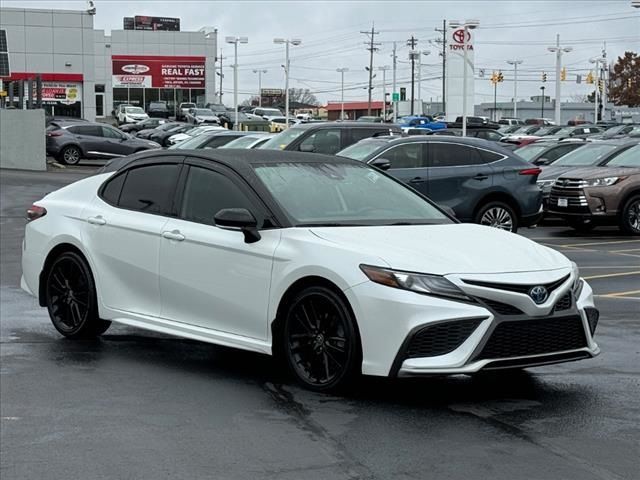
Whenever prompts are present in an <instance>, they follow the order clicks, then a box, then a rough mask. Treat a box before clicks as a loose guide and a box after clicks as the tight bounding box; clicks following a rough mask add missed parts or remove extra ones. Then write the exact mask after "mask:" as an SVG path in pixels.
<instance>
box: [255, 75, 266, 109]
mask: <svg viewBox="0 0 640 480" xmlns="http://www.w3.org/2000/svg"><path fill="white" fill-rule="evenodd" d="M253 73H257V74H258V106H259V107H261V106H262V74H263V73H267V71H266V70H254V71H253Z"/></svg>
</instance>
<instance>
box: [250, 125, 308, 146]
mask: <svg viewBox="0 0 640 480" xmlns="http://www.w3.org/2000/svg"><path fill="white" fill-rule="evenodd" d="M305 131H306V129H303V128H289V129H288V130H285V131H284V132H281V133H279V134H278V135H276V136H275V137H273V138H272V139H271V140H269V141H268V142H265V143H264V144H263V145H262V146H261V147H260V148H264V149H266V150H284V149H285V148H287V145H289V144H290V143H291V142H293V141H294V140H295V139H296V138H298V137H299V136H300V135H302V134H303V133H304V132H305Z"/></svg>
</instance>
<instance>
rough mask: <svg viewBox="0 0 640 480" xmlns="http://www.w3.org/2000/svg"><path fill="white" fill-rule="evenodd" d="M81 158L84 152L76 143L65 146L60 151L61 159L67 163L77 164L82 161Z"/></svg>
mask: <svg viewBox="0 0 640 480" xmlns="http://www.w3.org/2000/svg"><path fill="white" fill-rule="evenodd" d="M81 158H82V152H81V151H80V149H79V148H78V147H76V146H74V145H71V146H69V147H65V148H64V149H63V150H62V152H60V160H61V161H62V163H64V164H66V165H77V164H78V163H80V159H81Z"/></svg>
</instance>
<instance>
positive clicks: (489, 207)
mask: <svg viewBox="0 0 640 480" xmlns="http://www.w3.org/2000/svg"><path fill="white" fill-rule="evenodd" d="M476 223H479V224H480V225H486V226H488V227H494V228H499V229H500V230H506V231H508V232H512V233H516V232H517V231H518V217H517V216H516V213H515V212H514V210H513V208H511V207H510V206H509V205H507V204H506V203H503V202H489V203H487V204H486V205H483V206H482V207H481V208H480V210H478V213H477V214H476Z"/></svg>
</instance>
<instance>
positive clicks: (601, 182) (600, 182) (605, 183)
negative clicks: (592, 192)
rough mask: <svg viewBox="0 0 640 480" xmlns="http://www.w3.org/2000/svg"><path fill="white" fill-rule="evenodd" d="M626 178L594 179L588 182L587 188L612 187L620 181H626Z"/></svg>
mask: <svg viewBox="0 0 640 480" xmlns="http://www.w3.org/2000/svg"><path fill="white" fill-rule="evenodd" d="M625 178H626V177H603V178H593V179H591V180H586V181H585V182H586V185H585V187H610V186H611V185H615V184H616V183H618V182H619V181H620V180H624V179H625Z"/></svg>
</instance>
